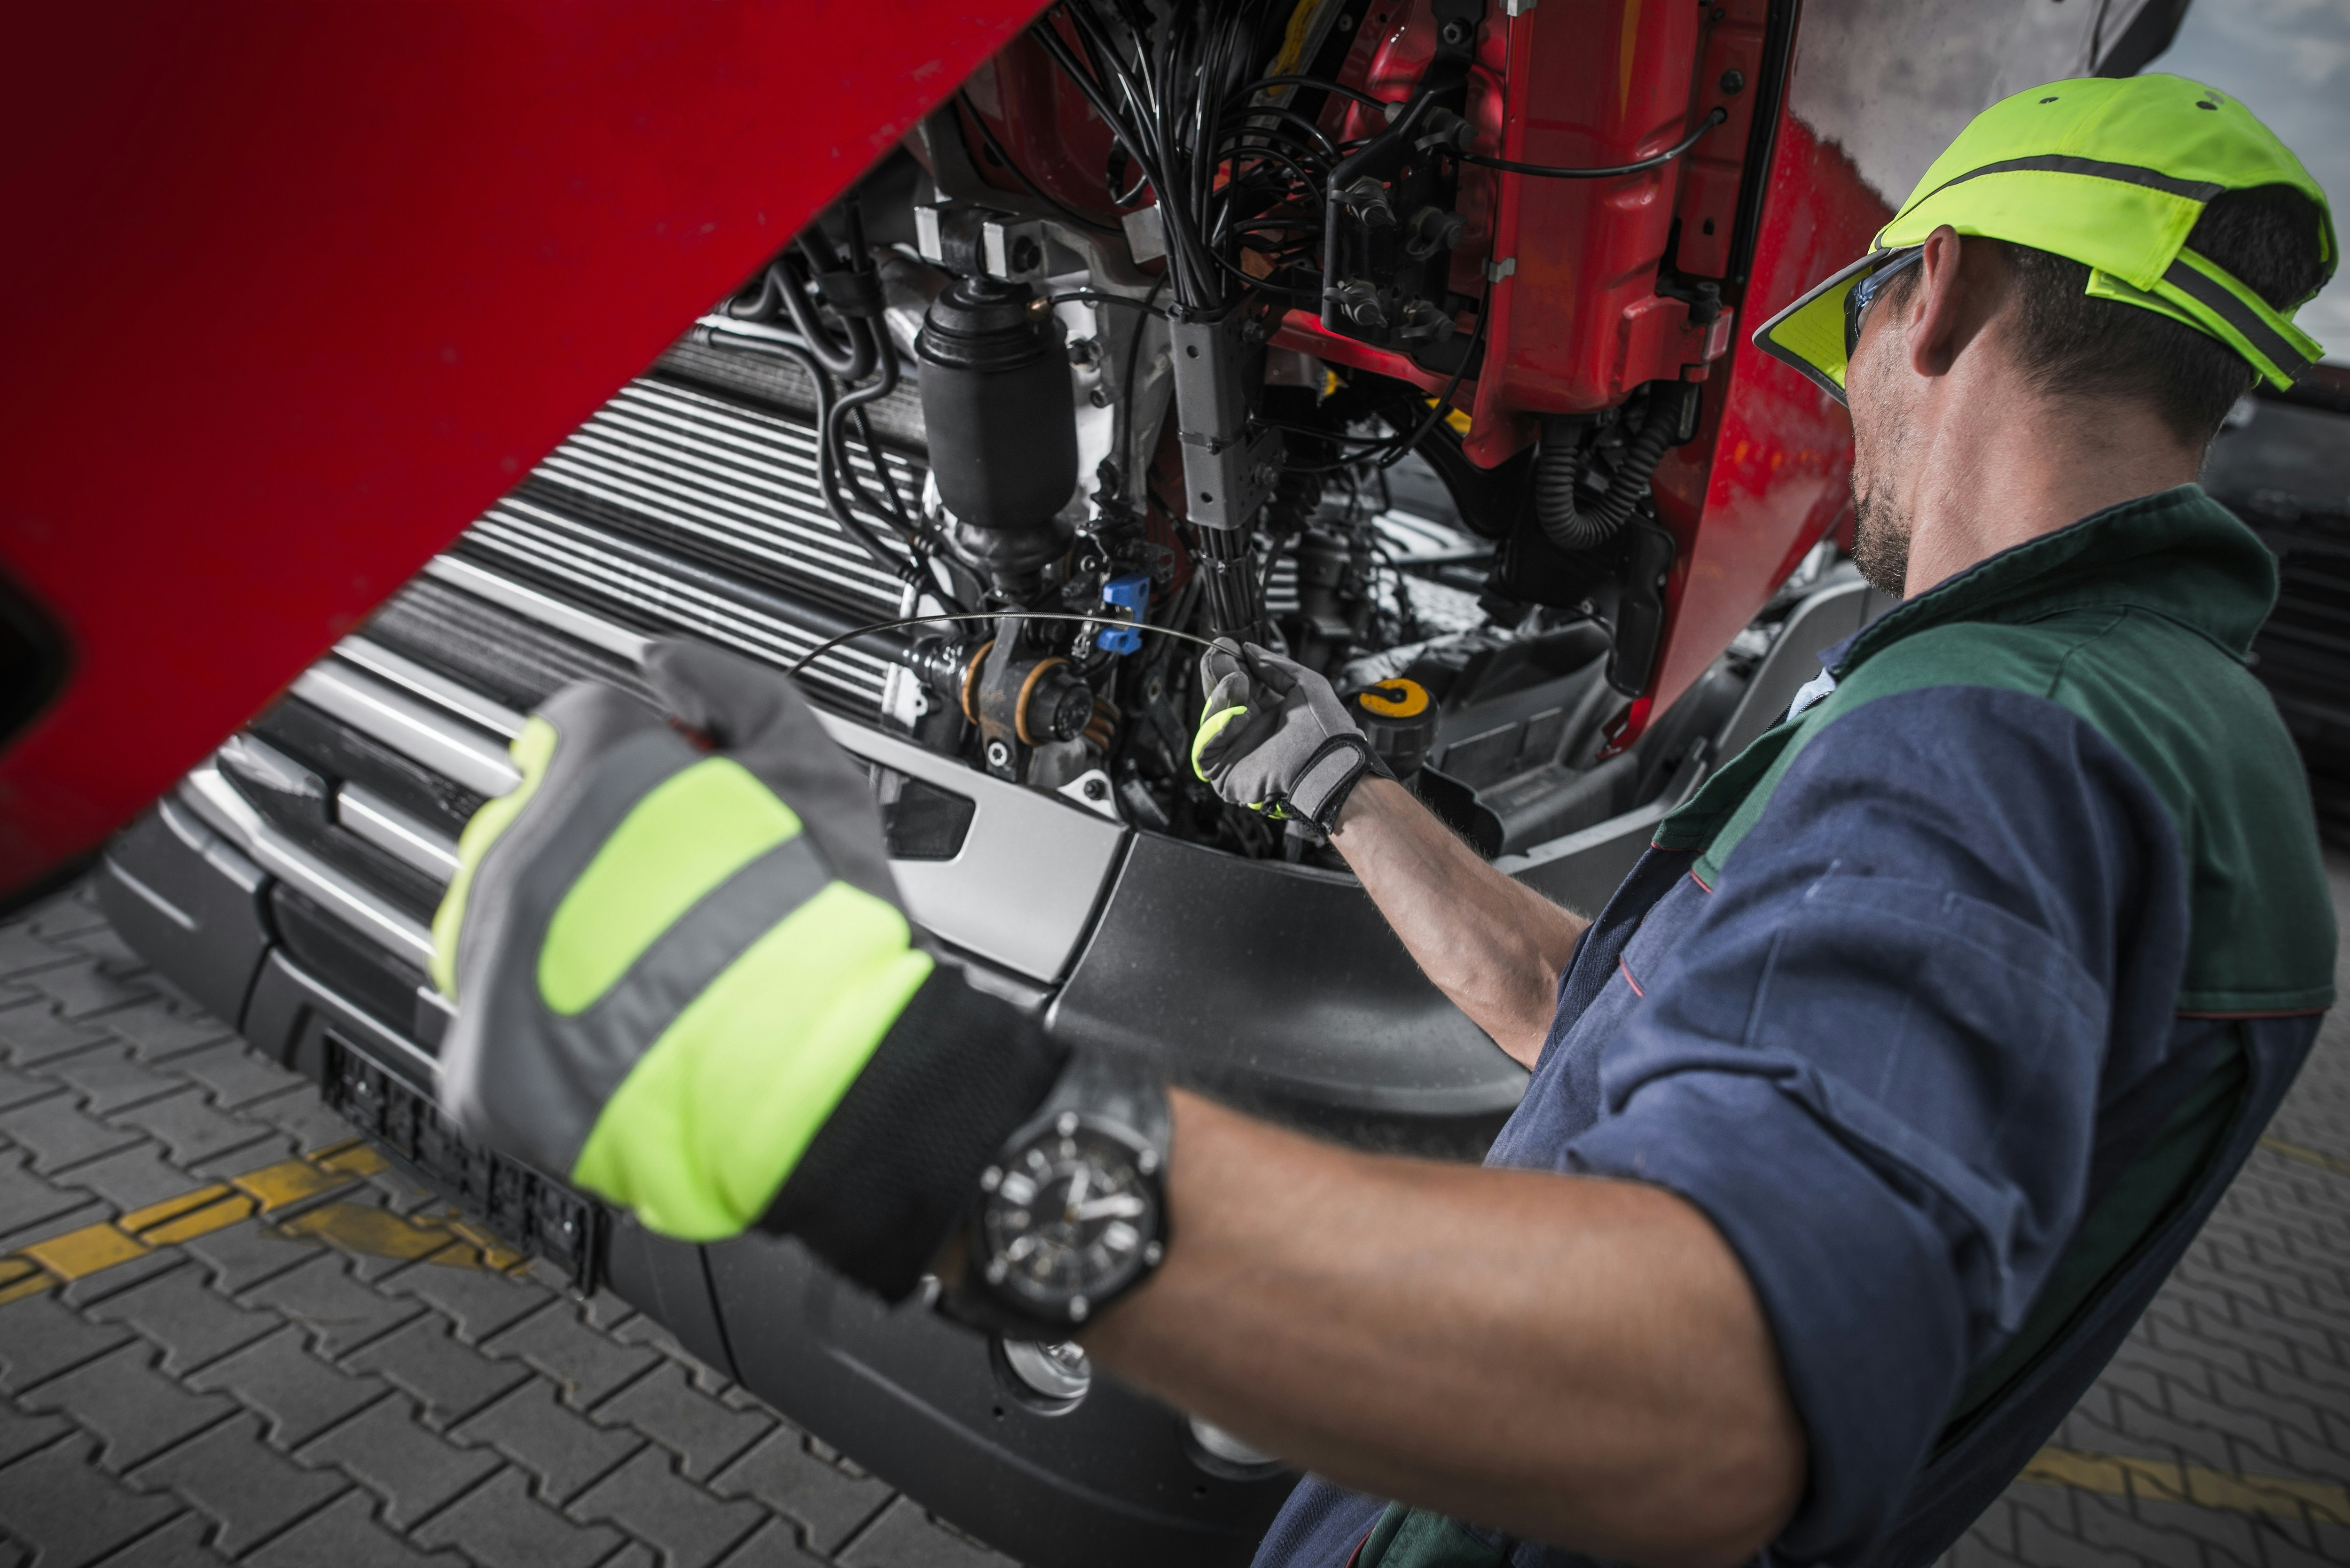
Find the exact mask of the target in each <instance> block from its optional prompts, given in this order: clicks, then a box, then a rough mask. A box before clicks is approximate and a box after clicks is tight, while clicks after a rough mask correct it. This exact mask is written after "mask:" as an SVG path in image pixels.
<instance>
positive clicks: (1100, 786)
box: [1086, 779, 1109, 800]
mask: <svg viewBox="0 0 2350 1568" xmlns="http://www.w3.org/2000/svg"><path fill="white" fill-rule="evenodd" d="M1086 798H1087V800H1107V799H1108V798H1109V785H1108V784H1105V783H1103V782H1102V781H1101V780H1100V779H1087V781H1086Z"/></svg>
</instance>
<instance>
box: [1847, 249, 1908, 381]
mask: <svg viewBox="0 0 2350 1568" xmlns="http://www.w3.org/2000/svg"><path fill="white" fill-rule="evenodd" d="M1924 254H1926V247H1925V246H1923V245H1912V246H1910V247H1909V248H1908V250H1906V251H1903V252H1902V253H1901V254H1898V255H1897V256H1895V257H1894V258H1893V259H1892V260H1891V261H1889V262H1887V263H1886V264H1885V265H1883V266H1881V267H1878V268H1877V270H1876V271H1875V272H1872V273H1870V274H1869V275H1867V276H1866V277H1865V278H1862V279H1861V280H1860V281H1859V282H1858V283H1856V284H1854V285H1853V286H1851V287H1850V288H1848V289H1846V291H1845V296H1844V357H1845V359H1846V361H1847V362H1849V361H1850V360H1851V358H1852V357H1853V355H1854V354H1855V353H1856V352H1858V350H1859V348H1860V329H1861V327H1863V326H1865V325H1866V323H1867V320H1868V307H1869V306H1872V305H1874V304H1876V303H1877V295H1878V293H1879V292H1881V291H1882V290H1883V289H1884V287H1885V284H1886V280H1887V279H1888V278H1891V277H1894V276H1896V275H1898V274H1899V273H1900V272H1901V270H1902V269H1903V268H1904V267H1907V266H1908V265H1910V264H1911V263H1913V262H1915V261H1916V260H1917V259H1918V257H1919V256H1922V255H1924Z"/></svg>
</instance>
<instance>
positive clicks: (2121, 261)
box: [1754, 76, 2335, 592]
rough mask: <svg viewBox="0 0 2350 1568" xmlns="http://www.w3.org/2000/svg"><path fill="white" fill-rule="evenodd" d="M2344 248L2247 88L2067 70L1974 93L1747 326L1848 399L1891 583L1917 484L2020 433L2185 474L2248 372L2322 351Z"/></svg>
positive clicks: (1882, 574) (2047, 457)
mask: <svg viewBox="0 0 2350 1568" xmlns="http://www.w3.org/2000/svg"><path fill="white" fill-rule="evenodd" d="M2334 259H2335V246H2334V234H2333V227H2332V223H2331V219H2330V218H2329V216H2328V214H2327V213H2326V210H2325V206H2324V192H2323V191H2322V190H2320V188H2319V187H2318V186H2317V184H2316V183H2315V182H2314V181H2312V180H2311V179H2310V177H2309V174H2308V171H2306V170H2304V169H2303V168H2302V166H2301V164H2300V161H2298V160H2297V159H2295V158H2294V157H2293V153H2292V152H2291V151H2289V150H2287V149H2286V148H2285V147H2284V145H2283V144H2282V142H2280V141H2278V140H2276V138H2275V136H2274V135H2273V134H2272V133H2271V132H2270V131H2269V130H2268V129H2267V128H2266V127H2265V126H2262V124H2261V123H2260V121H2259V120H2258V119H2255V118H2254V117H2253V116H2252V114H2251V112H2250V111H2249V110H2248V109H2245V108H2244V107H2243V106H2242V105H2241V104H2240V103H2237V102H2235V101H2234V100H2232V99H2229V98H2227V97H2226V96H2225V95H2223V94H2220V93H2218V92H2215V91H2212V90H2211V89H2210V88H2205V87H2202V86H2200V85H2199V84H2198V83H2195V82H2191V81H2187V80H2184V79H2182V78H2178V77H2167V76H2151V77H2137V78H2126V79H2111V78H2085V79H2082V80H2078V81H2065V82H2052V83H2050V84H2048V85H2047V86H2045V87H2042V88H2032V89H2030V90H2029V91H2026V92H2022V93H2019V94H2016V95H2015V96H2014V97H2012V98H2009V99H2003V100H2002V101H2001V102H1999V103H1996V104H1994V105H1992V106H1991V108H1990V109H1985V110H1984V111H1983V112H1982V113H1981V114H1980V115H1978V116H1976V117H1975V119H1974V120H1973V121H1972V122H1971V123H1970V124H1969V125H1968V127H1967V128H1966V130H1964V131H1962V132H1961V133H1960V136H1959V137H1958V139H1957V140H1954V141H1953V142H1952V143H1951V144H1950V148H1949V149H1948V150H1947V151H1944V152H1943V154H1942V156H1941V157H1939V158H1938V159H1937V160H1935V161H1934V164H1933V166H1932V167H1931V168H1929V170H1928V171H1926V174H1925V177H1924V178H1923V179H1922V180H1920V181H1919V182H1918V188H1917V190H1916V191H1915V192H1912V193H1911V195H1910V197H1909V199H1908V202H1905V203H1904V204H1903V206H1902V208H1901V210H1900V212H1898V213H1896V214H1895V216H1894V218H1893V220H1892V222H1890V223H1887V225H1886V226H1885V227H1884V228H1883V229H1882V230H1880V231H1879V232H1878V234H1877V240H1876V244H1875V246H1874V247H1873V248H1872V249H1871V251H1870V252H1869V254H1866V255H1865V256H1863V257H1862V258H1860V259H1859V260H1858V261H1856V262H1855V263H1853V264H1852V265H1850V266H1848V267H1846V268H1845V269H1844V270H1843V271H1841V272H1839V273H1837V274H1836V275H1834V276H1832V277H1830V278H1828V279H1827V280H1825V282H1823V283H1822V284H1820V285H1819V286H1816V287H1815V288H1814V289H1813V290H1812V291H1811V292H1810V293H1809V294H1806V295H1805V296H1803V297H1802V298H1801V299H1799V300H1797V301H1796V302H1795V303H1794V304H1793V305H1791V306H1788V307H1787V308H1786V309H1785V310H1783V311H1782V312H1781V313H1780V314H1779V315H1778V316H1776V317H1773V318H1772V319H1771V320H1770V321H1768V322H1766V323H1764V324H1763V327H1760V328H1759V329H1758V330H1757V331H1756V333H1755V335H1754V341H1755V344H1756V346H1757V347H1759V348H1762V349H1763V351H1764V352H1765V353H1768V354H1771V355H1773V357H1775V358H1780V359H1783V360H1785V361H1786V362H1787V363H1789V364H1790V365H1793V366H1794V368H1795V369H1798V370H1800V371H1802V372H1803V374H1804V375H1805V376H1806V377H1808V378H1810V379H1812V380H1813V381H1814V382H1815V383H1816V384H1817V385H1819V386H1820V387H1821V389H1823V390H1825V391H1826V392H1827V393H1828V394H1829V395H1830V396H1832V397H1834V398H1835V399H1836V400H1839V401H1844V402H1847V403H1848V404H1849V406H1850V407H1851V409H1852V411H1853V419H1854V426H1855V436H1856V451H1855V458H1854V463H1855V471H1854V495H1855V500H1856V506H1857V511H1858V517H1859V544H1860V552H1859V553H1860V555H1861V558H1862V564H1863V567H1864V569H1865V570H1866V571H1867V572H1868V573H1869V575H1870V576H1871V578H1872V580H1874V581H1877V583H1878V584H1879V586H1881V587H1887V588H1888V589H1891V590H1892V591H1896V592H1898V591H1899V585H1900V583H1901V581H1902V579H1903V576H1904V573H1903V570H1902V568H1903V564H1904V561H1905V560H1906V556H1907V554H1908V540H1909V538H1910V535H1911V534H1912V532H1913V525H1914V519H1913V517H1912V516H1911V513H1912V511H1913V509H1914V507H1915V506H1916V505H1917V504H1918V499H1919V496H1920V494H1921V491H1920V486H1921V485H1924V486H1925V487H1926V488H1925V490H1924V491H1923V492H1922V493H1923V494H1924V496H1925V498H1926V499H1927V500H1928V501H1929V502H1931V503H1933V504H1936V505H1937V506H1940V507H1942V508H1944V509H1947V507H1948V505H1949V504H1950V502H1951V499H1952V497H1953V496H1954V495H1956V494H1958V493H1961V492H1964V491H1968V490H1970V489H1974V490H1982V489H1986V488H1987V487H1996V486H1997V485H1998V484H2000V483H2002V481H2012V479H2013V477H2014V475H2015V474H2016V472H2017V470H2018V467H2019V464H2018V462H2017V461H2016V460H2017V458H2018V457H2019V455H2021V456H2022V457H2023V458H2025V459H2026V460H2027V461H2026V462H2025V463H2024V464H2023V465H2022V466H2026V467H2036V468H2038V469H2040V470H2042V471H2043V473H2044V474H2045V475H2047V476H2051V477H2053V478H2055V479H2058V480H2061V479H2063V478H2064V476H2066V475H2068V474H2074V473H2085V472H2090V471H2092V470H2095V469H2096V468H2097V467H2098V466H2099V465H2100V464H2102V465H2103V466H2104V467H2105V468H2106V469H2107V470H2108V471H2110V472H2113V473H2115V474H2120V473H2126V472H2131V469H2130V466H2129V465H2130V464H2131V463H2133V462H2136V463H2137V464H2139V465H2140V466H2141V467H2142V468H2143V471H2144V472H2145V473H2146V475H2147V483H2146V484H2145V486H2144V487H2143V489H2141V490H2138V491H2135V492H2131V493H2145V491H2146V490H2152V489H2158V488H2162V487H2164V486H2166V485H2168V484H2170V483H2184V482H2185V481H2187V480H2189V479H2192V478H2193V477H2194V476H2195V473H2196V472H2197V469H2198V467H2199V460H2200V456H2201V453H2202V451H2203V448H2204V447H2205V445H2206V444H2208V442H2209V441H2210V437H2211V435H2212V433H2213V432H2214V431H2216V430H2217V429H2218V427H2219V424H2220V420H2221V418H2222V417H2223V416H2224V415H2225V414H2226V412H2227V410H2228V408H2229V406H2230V404H2231V403H2233V402H2234V401H2235V400H2236V399H2237V398H2238V397H2241V395H2242V394H2243V392H2244V390H2245V389H2246V388H2247V387H2249V386H2250V385H2251V381H2252V379H2253V378H2254V377H2255V376H2256V375H2257V376H2262V377H2265V378H2267V379H2270V380H2272V381H2273V382H2275V383H2276V384H2278V385H2284V384H2287V383H2288V382H2290V381H2291V380H2292V379H2293V378H2294V377H2295V376H2297V375H2299V374H2300V373H2301V372H2302V371H2303V369H2306V368H2307V365H2308V364H2309V362H2310V361H2312V360H2314V358H2316V357H2317V355H2318V354H2319V353H2320V352H2321V350H2320V348H2319V347H2318V345H2317V344H2316V343H2314V341H2313V340H2311V339H2310V338H2309V337H2307V336H2305V335H2304V334H2303V333H2302V332H2301V331H2300V330H2299V329H2298V328H2297V327H2294V326H2293V323H2292V313H2293V310H2294V309H2295V308H2297V307H2298V306H2300V305H2301V304H2303V303H2304V302H2305V301H2306V300H2307V299H2308V298H2309V297H2310V296H2313V295H2314V294H2315V293H2316V291H2317V290H2318V288H2320V287H2321V286H2323V285H2324V282H2325V281H2326V279H2327V278H2328V277H2329V276H2330V275H2332V273H2333V270H2334ZM1986 443H1988V444H1986ZM1994 453H1996V454H1997V455H1995V456H1994V455H1993V454H1994ZM1929 470H1930V471H1931V475H1932V476H1931V478H1930V479H1929V478H1927V477H1925V476H1926V474H1927V472H1928V471H1929ZM2010 488H2011V489H2012V483H2011V485H2010ZM2076 488H2079V487H2077V486H2076ZM2088 489H2089V491H2090V492H2092V493H2094V492H2095V487H2094V486H2091V487H2088ZM2042 495H2043V500H2045V501H2048V502H2050V503H2051V504H2053V503H2054V500H2055V499H2056V497H2055V496H2054V494H2052V493H2049V491H2048V487H2047V486H2045V485H2043V486H2042Z"/></svg>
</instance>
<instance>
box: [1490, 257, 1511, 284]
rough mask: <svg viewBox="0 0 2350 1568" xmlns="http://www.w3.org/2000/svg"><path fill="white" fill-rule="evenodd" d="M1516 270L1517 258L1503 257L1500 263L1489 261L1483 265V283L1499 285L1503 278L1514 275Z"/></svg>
mask: <svg viewBox="0 0 2350 1568" xmlns="http://www.w3.org/2000/svg"><path fill="white" fill-rule="evenodd" d="M1517 270H1518V258H1517V257H1515V256H1503V258H1502V259H1501V260H1500V261H1489V262H1487V263H1486V264H1485V281H1486V282H1487V283H1499V282H1501V281H1502V280H1503V278H1505V277H1510V276H1512V275H1515V273H1516V272H1517Z"/></svg>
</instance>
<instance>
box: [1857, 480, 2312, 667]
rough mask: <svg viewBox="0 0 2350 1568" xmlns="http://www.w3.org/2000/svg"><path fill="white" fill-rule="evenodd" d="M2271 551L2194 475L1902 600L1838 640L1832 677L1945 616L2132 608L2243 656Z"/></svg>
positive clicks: (2268, 578)
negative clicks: (1842, 644) (1841, 641)
mask: <svg viewBox="0 0 2350 1568" xmlns="http://www.w3.org/2000/svg"><path fill="white" fill-rule="evenodd" d="M2276 596H2277V566H2276V557H2275V556H2272V555H2271V554H2270V553H2269V550H2268V546H2266V545H2262V543H2261V542H2260V539H2259V537H2258V536H2257V535H2254V534H2253V533H2252V531H2251V529H2250V528H2247V527H2245V526H2244V525H2243V524H2242V523H2241V522H2239V521H2237V519H2236V515H2235V514H2234V513H2232V512H2230V511H2229V510H2228V509H2227V508H2226V507H2224V506H2222V505H2220V504H2219V503H2218V502H2216V501H2214V500H2212V499H2211V498H2210V496H2209V495H2207V494H2205V493H2204V492H2203V487H2202V486H2201V485H2199V484H2182V485H2179V486H2178V488H2177V489H2175V490H2164V491H2158V492H2157V493H2154V494H2152V495H2142V496H2140V497H2138V498H2137V500H2135V501H2125V502H2123V503H2122V504H2120V505H2118V506H2109V507H2107V508H2106V510H2104V511H2103V512H2095V513H2091V514H2089V515H2088V516H2086V517H2084V518H2082V519H2081V521H2079V522H2078V523H2074V524H2070V525H2069V526H2066V527H2064V528H2059V529H2057V530H2056V531H2055V532H2054V533H2053V534H2043V535H2040V536H2039V537H2038V538H2035V539H2027V540H2025V541H2024V542H2023V543H2022V544H2021V545H2015V546H2013V547H2012V548H2010V549H2006V550H2002V551H2001V552H2000V553H1999V554H1998V555H1996V556H1991V557H1990V558H1989V559H1987V560H1983V561H1979V562H1977V563H1976V564H1975V565H1973V566H1970V567H1968V568H1967V569H1966V570H1965V571H1963V572H1960V573H1959V574H1958V575H1957V576H1950V577H1946V578H1944V579H1943V580H1942V581H1941V582H1939V583H1937V584H1936V585H1935V586H1934V587H1930V588H1929V589H1927V590H1926V591H1925V592H1924V593H1922V594H1919V595H1918V597H1916V598H1913V599H1908V600H1905V601H1903V602H1902V603H1901V604H1900V605H1898V606H1897V607H1895V608H1893V609H1892V610H1890V611H1888V612H1887V613H1886V614H1885V615H1883V616H1881V617H1879V618H1877V620H1876V621H1875V622H1873V623H1871V624H1870V625H1869V626H1868V627H1867V628H1866V629H1864V630H1863V631H1861V632H1860V633H1859V635H1857V636H1856V637H1855V638H1853V639H1852V640H1851V641H1850V642H1849V643H1847V644H1846V647H1845V649H1844V650H1843V652H1842V655H1841V656H1840V657H1839V658H1837V659H1836V661H1835V665H1834V666H1833V667H1832V670H1831V673H1833V674H1834V675H1835V677H1836V679H1837V680H1843V679H1844V678H1845V676H1846V675H1847V674H1849V673H1850V672H1851V671H1853V670H1856V669H1858V668H1859V667H1860V666H1861V665H1862V664H1864V663H1866V662H1867V660H1868V659H1869V658H1870V656H1872V655H1873V654H1875V653H1876V652H1877V650H1878V649H1884V648H1888V647H1890V646H1892V645H1893V644H1894V643H1896V642H1898V641H1900V640H1901V639H1903V638H1906V637H1910V636H1914V635H1915V634H1917V633H1918V632H1921V631H1924V630H1927V629H1929V628H1932V627H1937V626H1941V625H1944V624H1946V623H1949V622H1951V621H1962V620H1963V621H2007V622H2020V621H2029V620H2038V619H2041V618H2043V617H2045V616H2049V615H2053V614H2055V613H2057V612H2059V611H2062V610H2068V609H2077V608H2084V607H2134V608H2138V609H2144V610H2147V611H2149V612H2151V613H2152V614H2155V615H2159V616H2162V617H2165V618H2168V619H2170V620H2174V621H2177V622H2178V623H2179V624H2180V625H2182V626H2185V627H2188V628H2190V629H2192V630H2194V631H2197V632H2199V633H2200V634H2202V635H2203V636H2204V637H2206V638H2208V639H2210V640H2211V641H2212V642H2214V643H2216V644H2218V645H2219V646H2220V648H2221V649H2225V650H2226V651H2227V652H2228V653H2229V654H2230V656H2231V657H2233V658H2236V659H2242V658H2244V657H2245V656H2246V655H2247V654H2248V653H2249V652H2250V651H2251V646H2252V634H2253V633H2254V632H2256V631H2258V630H2259V629H2260V628H2261V623H2262V621H2264V620H2266V619H2267V618H2268V614H2269V610H2270V608H2271V607H2272V606H2273V605H2274V604H2275V603H2276Z"/></svg>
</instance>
